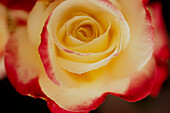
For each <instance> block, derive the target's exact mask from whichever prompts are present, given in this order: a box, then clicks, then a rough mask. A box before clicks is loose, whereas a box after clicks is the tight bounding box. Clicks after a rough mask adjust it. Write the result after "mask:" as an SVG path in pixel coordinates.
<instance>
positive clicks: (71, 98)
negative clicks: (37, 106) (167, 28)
mask: <svg viewBox="0 0 170 113" xmlns="http://www.w3.org/2000/svg"><path fill="white" fill-rule="evenodd" d="M129 3H131V4H129ZM146 4H147V1H145V0H143V1H139V0H131V1H125V0H117V1H115V0H111V1H108V0H93V1H92V0H66V1H63V0H61V1H60V0H52V1H51V0H49V1H47V0H46V1H45V0H39V1H38V2H37V3H36V5H35V6H34V8H33V10H32V11H31V12H30V14H29V17H28V21H27V26H20V27H18V28H17V29H16V31H15V33H14V34H12V38H11V39H10V40H9V42H8V45H7V48H6V56H5V64H6V70H7V74H8V78H9V80H10V81H11V83H12V85H13V86H14V87H15V88H16V90H17V91H18V92H20V93H21V94H23V95H30V96H33V97H36V98H37V97H39V98H43V99H45V100H46V101H47V102H48V107H49V108H50V110H51V111H52V112H88V111H90V110H92V109H95V108H96V107H97V106H99V105H100V104H101V103H102V102H103V101H104V99H105V97H106V95H107V94H112V95H115V96H119V97H121V98H123V99H125V100H127V101H137V100H140V99H142V98H144V97H146V96H147V95H149V94H151V93H152V91H153V92H158V89H157V88H155V87H153V86H154V84H155V86H158V87H160V85H161V84H162V82H161V83H160V84H156V83H157V81H159V79H155V76H156V78H159V77H160V75H158V74H157V75H155V69H158V70H159V68H155V67H156V63H155V58H156V57H155V56H156V55H155V56H154V55H153V51H154V30H153V27H152V24H151V17H150V14H149V11H148V10H147V8H146ZM153 11H155V10H154V9H153ZM139 12H140V13H139ZM155 28H156V29H157V27H155ZM23 37H24V38H23ZM160 40H161V39H160ZM163 45H164V44H163ZM156 47H157V45H156ZM161 47H162V45H161V46H159V48H161ZM156 50H157V49H155V53H156ZM167 52H168V54H169V49H167ZM159 58H162V56H160V57H159ZM167 59H168V58H167ZM167 59H166V60H167ZM156 61H157V59H156ZM156 72H157V71H156ZM153 88H154V90H152V89H153ZM152 94H154V93H152Z"/></svg>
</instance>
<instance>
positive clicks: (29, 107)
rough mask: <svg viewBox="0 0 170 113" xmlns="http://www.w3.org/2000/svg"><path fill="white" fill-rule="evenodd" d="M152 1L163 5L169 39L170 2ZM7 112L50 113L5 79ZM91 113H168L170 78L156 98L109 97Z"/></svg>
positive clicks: (0, 87) (1, 111)
mask: <svg viewBox="0 0 170 113" xmlns="http://www.w3.org/2000/svg"><path fill="white" fill-rule="evenodd" d="M153 1H160V2H161V3H162V4H163V15H164V19H165V23H166V27H167V31H168V33H169V37H170V0H151V2H153ZM169 70H170V69H169ZM9 112H12V113H36V112H37V113H50V111H49V110H48V108H47V105H46V102H45V101H44V100H41V99H34V98H32V97H28V96H22V95H20V94H19V93H17V92H16V91H15V89H14V88H13V87H12V86H11V84H10V83H9V81H8V79H7V78H5V79H3V80H1V81H0V113H9ZM91 113H170V77H169V78H168V80H166V82H165V83H164V84H163V87H162V90H161V92H160V94H159V96H158V97H157V98H152V97H150V96H149V97H147V98H145V99H143V100H141V101H139V102H135V103H129V102H126V101H124V100H122V99H120V98H118V97H114V96H110V95H109V96H108V97H107V99H106V100H105V102H104V103H103V104H102V105H101V106H100V107H98V108H97V109H96V110H94V111H91Z"/></svg>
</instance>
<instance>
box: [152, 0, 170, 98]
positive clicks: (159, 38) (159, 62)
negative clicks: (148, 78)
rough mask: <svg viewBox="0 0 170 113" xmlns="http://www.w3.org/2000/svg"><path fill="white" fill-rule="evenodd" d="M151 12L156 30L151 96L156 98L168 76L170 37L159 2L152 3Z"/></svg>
mask: <svg viewBox="0 0 170 113" xmlns="http://www.w3.org/2000/svg"><path fill="white" fill-rule="evenodd" d="M149 11H150V13H151V16H152V24H153V26H154V28H155V51H154V56H155V58H156V75H155V76H156V79H155V84H154V87H153V90H152V93H151V95H152V96H154V97H156V96H157V95H158V94H159V92H160V89H161V86H162V84H163V82H164V81H165V80H166V78H167V75H168V60H169V58H170V49H169V43H168V35H167V32H166V27H165V23H164V19H163V15H162V5H161V4H160V3H159V2H155V3H151V4H150V5H149Z"/></svg>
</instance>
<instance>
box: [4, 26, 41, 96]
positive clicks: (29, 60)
mask: <svg viewBox="0 0 170 113" xmlns="http://www.w3.org/2000/svg"><path fill="white" fill-rule="evenodd" d="M30 55H31V56H32V57H30ZM5 67H6V71H7V76H8V78H9V80H10V82H11V84H12V85H13V86H14V87H15V88H16V90H17V91H18V92H20V93H21V94H23V95H32V96H35V97H38V96H40V95H41V90H40V88H39V85H38V83H37V80H38V79H37V77H38V76H39V75H41V74H42V73H43V67H42V64H41V61H40V59H39V55H38V52H37V51H36V49H35V47H34V46H32V44H31V42H30V41H29V40H28V38H27V31H26V28H25V27H20V28H17V30H16V32H15V33H14V34H13V35H12V37H11V38H10V40H9V42H8V43H7V46H6V51H5Z"/></svg>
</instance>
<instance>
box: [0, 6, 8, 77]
mask: <svg viewBox="0 0 170 113" xmlns="http://www.w3.org/2000/svg"><path fill="white" fill-rule="evenodd" d="M6 13H7V10H6V8H5V6H3V5H2V4H0V79H2V78H4V77H5V67H4V51H5V45H6V43H7V40H8V37H9V36H8V25H7V24H8V23H7V15H6Z"/></svg>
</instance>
